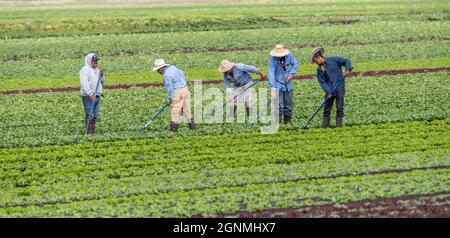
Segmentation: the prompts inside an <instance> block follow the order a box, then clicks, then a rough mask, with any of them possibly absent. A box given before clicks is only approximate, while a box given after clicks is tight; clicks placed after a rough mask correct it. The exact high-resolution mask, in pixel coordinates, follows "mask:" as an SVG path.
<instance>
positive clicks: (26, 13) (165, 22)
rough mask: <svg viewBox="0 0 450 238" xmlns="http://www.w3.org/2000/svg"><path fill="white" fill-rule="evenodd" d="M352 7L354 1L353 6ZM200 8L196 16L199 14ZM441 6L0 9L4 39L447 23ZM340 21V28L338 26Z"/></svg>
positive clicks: (404, 3)
mask: <svg viewBox="0 0 450 238" xmlns="http://www.w3.org/2000/svg"><path fill="white" fill-rule="evenodd" d="M353 2H356V1H353ZM199 7H200V10H199ZM448 11H449V8H448V5H447V4H446V2H445V1H433V2H429V1H424V0H421V1H415V2H414V4H412V3H411V2H410V1H395V2H386V1H382V2H381V1H366V2H363V3H361V2H360V1H357V3H355V4H350V3H349V2H348V1H346V2H342V3H339V2H338V3H335V4H329V3H326V2H319V3H317V2H313V1H310V2H301V3H299V2H293V3H290V4H289V3H286V4H282V5H280V4H278V3H274V2H271V3H268V4H254V3H248V4H238V5H237V4H220V5H217V4H205V5H203V6H199V5H191V6H176V5H169V6H167V5H166V6H147V7H125V8H123V7H122V8H102V7H92V8H90V9H89V8H85V7H84V8H62V9H61V8H43V9H31V10H29V9H14V10H13V9H4V10H2V11H1V14H0V16H1V17H0V20H1V24H0V35H1V36H2V38H3V39H5V38H24V37H31V38H36V37H46V36H64V35H66V36H67V35H68V36H71V35H93V34H111V33H115V34H126V33H152V32H182V31H210V30H232V29H257V28H278V27H283V26H296V25H318V24H352V23H355V21H356V23H358V22H374V21H384V20H395V21H409V20H417V21H447V20H448V19H449V15H448ZM342 21H343V22H342Z"/></svg>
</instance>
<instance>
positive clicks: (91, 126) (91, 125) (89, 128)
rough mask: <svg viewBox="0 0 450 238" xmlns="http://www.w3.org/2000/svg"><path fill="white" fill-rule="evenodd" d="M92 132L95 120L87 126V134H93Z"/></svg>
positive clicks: (93, 131)
mask: <svg viewBox="0 0 450 238" xmlns="http://www.w3.org/2000/svg"><path fill="white" fill-rule="evenodd" d="M94 133H95V122H94V121H91V122H90V123H89V126H88V134H94Z"/></svg>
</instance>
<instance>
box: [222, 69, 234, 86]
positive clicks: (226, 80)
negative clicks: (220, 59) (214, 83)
mask: <svg viewBox="0 0 450 238" xmlns="http://www.w3.org/2000/svg"><path fill="white" fill-rule="evenodd" d="M223 84H224V85H225V88H232V86H231V80H230V79H229V78H228V76H227V74H226V73H224V74H223Z"/></svg>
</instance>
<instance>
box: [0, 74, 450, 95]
mask: <svg viewBox="0 0 450 238" xmlns="http://www.w3.org/2000/svg"><path fill="white" fill-rule="evenodd" d="M435 72H450V67H442V68H428V69H427V68H417V69H404V70H381V71H366V72H353V73H352V76H351V77H381V76H386V75H402V74H422V73H435ZM315 78H316V76H315V75H305V76H296V77H294V80H314V79H315ZM266 80H267V79H264V80H263V81H266ZM201 81H202V84H220V83H222V80H201ZM188 83H189V84H192V83H193V81H189V82H188ZM162 86H163V85H162V83H142V84H119V85H110V86H104V87H103V88H104V89H105V90H111V89H129V88H132V87H140V88H149V87H162ZM79 90H80V88H78V87H66V88H39V89H25V90H8V91H0V94H4V95H11V94H33V93H49V92H75V91H79Z"/></svg>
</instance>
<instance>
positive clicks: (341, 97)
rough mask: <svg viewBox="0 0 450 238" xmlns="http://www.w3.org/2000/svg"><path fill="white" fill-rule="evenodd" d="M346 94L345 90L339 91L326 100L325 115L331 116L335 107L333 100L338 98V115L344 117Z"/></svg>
mask: <svg viewBox="0 0 450 238" xmlns="http://www.w3.org/2000/svg"><path fill="white" fill-rule="evenodd" d="M344 96H345V92H338V93H337V94H336V96H335V97H332V98H330V99H328V100H326V101H325V108H324V111H323V116H324V117H330V115H331V110H332V109H333V102H334V99H336V117H341V118H342V117H344ZM325 97H326V95H325Z"/></svg>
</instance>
